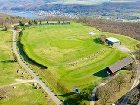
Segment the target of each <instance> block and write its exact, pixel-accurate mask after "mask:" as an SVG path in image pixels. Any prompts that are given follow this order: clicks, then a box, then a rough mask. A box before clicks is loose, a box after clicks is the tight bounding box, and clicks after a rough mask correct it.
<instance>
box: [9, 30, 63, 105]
mask: <svg viewBox="0 0 140 105" xmlns="http://www.w3.org/2000/svg"><path fill="white" fill-rule="evenodd" d="M12 32H13V45H12V46H13V52H14V53H15V56H16V57H17V60H18V62H19V64H20V65H21V66H22V67H23V68H24V69H25V70H26V71H27V72H29V73H30V75H31V76H32V77H33V78H34V79H35V81H36V82H37V83H38V84H39V85H40V86H41V87H42V88H43V89H44V91H45V92H46V93H47V94H48V95H49V97H50V98H51V99H52V100H53V101H54V102H55V103H56V105H61V104H62V102H61V101H60V100H59V99H58V98H57V97H56V96H55V94H54V93H53V92H52V91H51V90H50V89H49V87H48V86H46V84H45V83H44V82H43V81H42V80H41V79H40V78H39V77H38V76H37V75H36V74H35V73H34V72H33V70H32V69H31V68H30V67H29V66H28V65H27V64H26V62H25V61H24V59H23V58H22V57H21V56H20V54H19V52H18V49H17V39H16V31H15V30H12Z"/></svg>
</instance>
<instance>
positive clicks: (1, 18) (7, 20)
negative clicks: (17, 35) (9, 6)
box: [0, 13, 29, 26]
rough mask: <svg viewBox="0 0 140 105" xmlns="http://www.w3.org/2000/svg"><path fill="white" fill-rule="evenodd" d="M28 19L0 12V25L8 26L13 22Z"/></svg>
mask: <svg viewBox="0 0 140 105" xmlns="http://www.w3.org/2000/svg"><path fill="white" fill-rule="evenodd" d="M28 20H29V19H25V18H22V17H15V16H11V15H7V14H3V13H0V26H5V25H6V26H10V25H12V24H14V23H18V22H19V21H24V22H26V21H28Z"/></svg>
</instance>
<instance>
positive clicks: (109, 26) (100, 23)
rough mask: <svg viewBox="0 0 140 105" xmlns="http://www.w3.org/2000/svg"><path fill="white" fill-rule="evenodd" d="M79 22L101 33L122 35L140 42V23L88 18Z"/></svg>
mask: <svg viewBox="0 0 140 105" xmlns="http://www.w3.org/2000/svg"><path fill="white" fill-rule="evenodd" d="M79 20H80V21H82V22H83V23H86V24H88V25H90V26H93V27H96V28H97V29H99V30H101V31H107V32H112V33H117V34H122V35H126V36H130V37H132V38H134V39H137V40H140V22H134V23H130V22H115V21H110V20H102V19H90V18H80V19H79Z"/></svg>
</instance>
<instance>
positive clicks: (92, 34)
mask: <svg viewBox="0 0 140 105" xmlns="http://www.w3.org/2000/svg"><path fill="white" fill-rule="evenodd" d="M88 34H89V35H91V36H94V35H95V34H96V33H94V32H89V33H88Z"/></svg>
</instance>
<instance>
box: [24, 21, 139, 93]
mask: <svg viewBox="0 0 140 105" xmlns="http://www.w3.org/2000/svg"><path fill="white" fill-rule="evenodd" d="M89 32H95V33H96V35H95V36H90V35H89V34H88V33H89ZM102 34H105V35H106V36H113V37H116V38H118V39H120V40H121V41H122V44H123V45H126V46H128V47H129V48H130V49H132V50H133V49H134V48H135V45H136V44H137V43H138V42H137V41H136V40H134V39H131V38H128V37H126V36H122V35H117V34H111V33H107V32H100V31H99V30H97V29H95V28H92V27H89V26H84V25H82V24H80V23H74V22H73V23H71V25H66V26H36V27H29V28H26V30H25V31H24V34H23V36H22V40H21V42H22V44H23V45H24V49H25V52H26V53H27V55H28V56H29V57H30V58H32V59H33V60H35V61H36V62H38V63H40V64H43V65H45V66H47V67H48V70H46V71H43V72H42V71H37V70H36V72H38V73H40V75H41V77H42V79H43V80H44V81H51V80H50V79H49V78H48V77H49V76H50V74H49V73H51V74H53V78H55V80H56V81H58V82H59V83H60V84H62V85H63V86H64V87H65V88H66V89H68V90H69V91H71V90H72V89H73V87H80V88H81V89H83V88H85V87H88V86H90V85H94V84H97V83H99V82H101V80H102V79H103V78H104V74H103V73H100V72H99V71H101V70H102V69H104V68H105V67H107V66H109V65H111V64H113V63H115V62H116V61H118V60H120V59H122V58H123V57H126V56H128V54H125V53H122V52H120V51H119V50H117V49H116V48H109V47H108V46H106V45H102V44H99V43H96V42H95V39H96V38H98V37H100V35H102ZM48 72H49V73H48ZM55 89H56V87H55ZM56 90H57V89H56Z"/></svg>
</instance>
